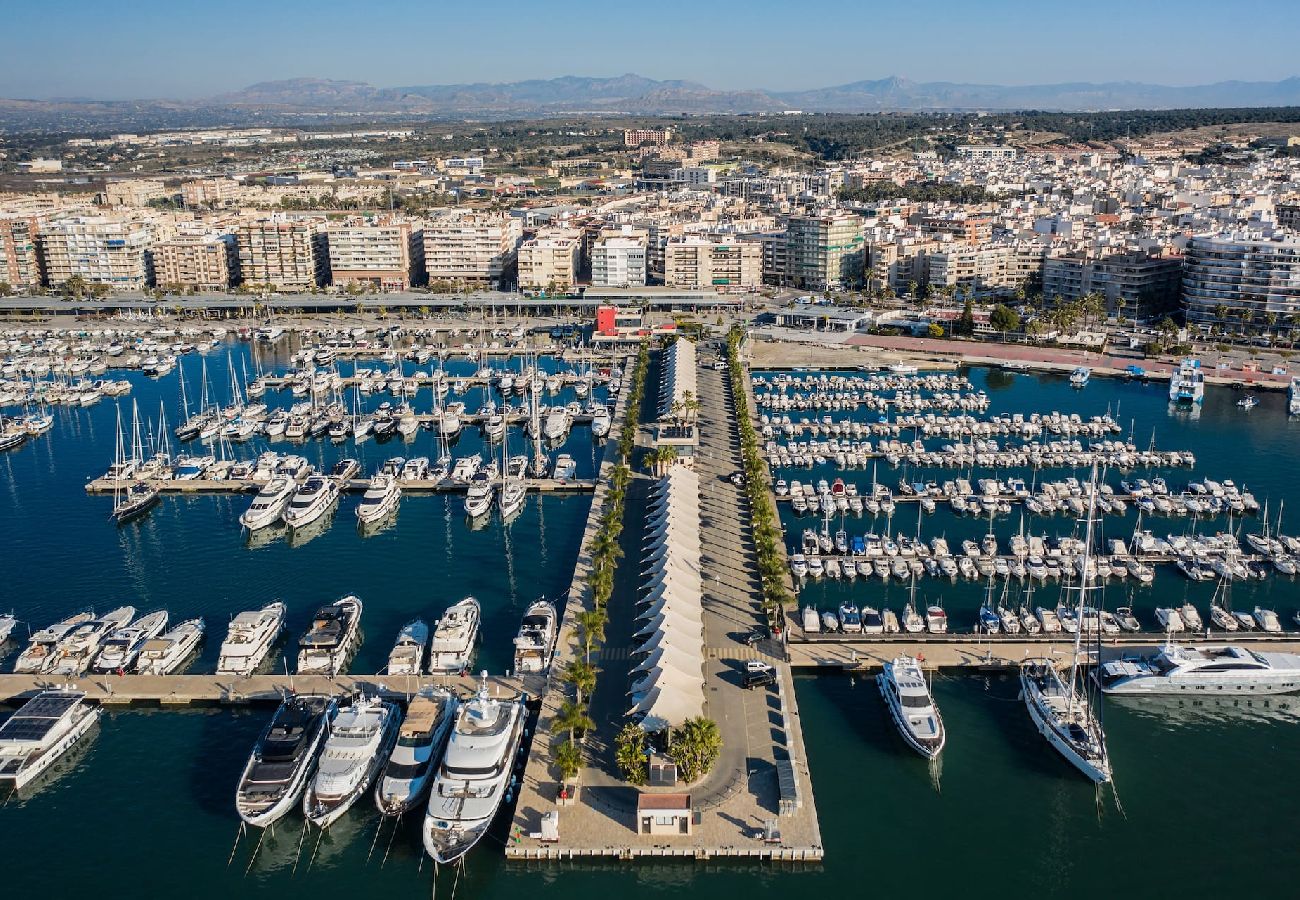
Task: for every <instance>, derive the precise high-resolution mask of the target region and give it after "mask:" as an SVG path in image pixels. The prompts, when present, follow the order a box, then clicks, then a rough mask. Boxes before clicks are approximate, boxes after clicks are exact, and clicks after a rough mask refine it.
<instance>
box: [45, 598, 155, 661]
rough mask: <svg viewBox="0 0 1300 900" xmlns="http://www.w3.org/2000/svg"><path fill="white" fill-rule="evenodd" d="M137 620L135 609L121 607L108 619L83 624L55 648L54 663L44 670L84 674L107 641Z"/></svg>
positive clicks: (109, 615)
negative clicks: (117, 631)
mask: <svg viewBox="0 0 1300 900" xmlns="http://www.w3.org/2000/svg"><path fill="white" fill-rule="evenodd" d="M134 618H135V607H134V606H120V607H118V608H117V609H115V610H113V611H112V612H110V613H108V614H107V615H105V616H101V617H100V618H98V619H91V620H90V621H88V622H83V623H81V624H80V625H78V626H76V627H75V628H73V629H72V630H71V631H69V632H68V633H67V634H66V635H65V636H64V638H63V640H61V641H59V643H58V646H57V647H55V649H54V656H55V658H54V662H53V663H52V664H51V665H50V666H49V668H47V669H45V671H47V672H49V673H50V674H51V675H72V676H74V677H75V676H80V675H84V674H85V673H86V672H87V671H88V670H89V669H90V665H91V663H93V662H94V660H95V656H96V655H97V654H98V653H99V648H100V646H101V645H102V644H103V643H104V640H105V639H106V638H107V637H108V636H109V635H110V634H112V633H113V632H114V631H116V630H118V629H119V628H125V627H126V626H127V625H129V624H130V623H131V620H132V619H134Z"/></svg>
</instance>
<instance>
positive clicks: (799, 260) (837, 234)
mask: <svg viewBox="0 0 1300 900" xmlns="http://www.w3.org/2000/svg"><path fill="white" fill-rule="evenodd" d="M864 248H865V244H864V238H863V234H862V220H861V219H860V218H858V217H857V216H855V215H852V214H851V213H838V212H837V213H824V214H820V215H799V216H791V217H790V219H789V220H788V222H787V224H786V283H787V284H788V285H790V286H791V287H795V288H798V289H800V290H805V291H828V290H837V289H840V288H846V287H852V286H854V285H856V284H858V283H860V282H861V281H862V271H863V264H864V259H865V252H864Z"/></svg>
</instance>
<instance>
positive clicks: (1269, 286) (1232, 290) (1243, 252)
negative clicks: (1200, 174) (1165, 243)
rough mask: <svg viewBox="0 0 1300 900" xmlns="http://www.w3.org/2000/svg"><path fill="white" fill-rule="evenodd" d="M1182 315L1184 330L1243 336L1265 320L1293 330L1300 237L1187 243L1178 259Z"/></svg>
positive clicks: (1223, 237) (1299, 298)
mask: <svg viewBox="0 0 1300 900" xmlns="http://www.w3.org/2000/svg"><path fill="white" fill-rule="evenodd" d="M1182 298H1183V299H1182V303H1183V314H1184V315H1185V317H1186V319H1187V323H1188V324H1189V325H1191V324H1196V325H1204V326H1209V325H1219V326H1226V327H1232V328H1236V329H1238V330H1242V331H1245V330H1247V328H1248V326H1250V325H1252V324H1253V326H1254V327H1255V328H1257V329H1258V328H1262V327H1263V326H1264V325H1265V324H1266V323H1267V321H1268V317H1269V316H1270V315H1272V316H1275V317H1277V319H1278V321H1280V322H1282V323H1284V324H1286V325H1287V326H1288V327H1291V328H1292V329H1294V327H1295V322H1296V321H1297V320H1295V319H1294V318H1293V317H1295V316H1297V315H1300V238H1298V237H1295V236H1293V235H1282V234H1279V235H1274V236H1272V237H1265V236H1263V235H1262V234H1259V233H1246V232H1242V233H1236V234H1219V235H1203V236H1199V237H1194V238H1192V239H1191V240H1190V241H1189V242H1188V244H1187V252H1186V255H1185V256H1184V257H1183V290H1182Z"/></svg>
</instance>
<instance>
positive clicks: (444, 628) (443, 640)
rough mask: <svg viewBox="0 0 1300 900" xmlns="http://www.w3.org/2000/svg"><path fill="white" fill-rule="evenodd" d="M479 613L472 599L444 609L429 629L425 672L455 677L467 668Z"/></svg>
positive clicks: (477, 606)
mask: <svg viewBox="0 0 1300 900" xmlns="http://www.w3.org/2000/svg"><path fill="white" fill-rule="evenodd" d="M481 613H482V611H481V610H480V608H479V603H478V601H477V600H475V599H474V598H473V597H466V598H465V599H464V600H461V601H460V602H459V603H455V604H453V605H452V606H449V607H448V608H447V611H446V612H445V613H443V616H442V618H441V619H439V620H438V622H437V624H436V625H435V626H434V629H433V641H432V643H431V644H430V645H429V672H430V673H431V674H435V675H438V674H455V673H458V672H462V671H464V670H465V669H467V668H468V667H469V664H470V661H471V659H472V658H473V655H474V644H475V642H476V641H477V640H478V630H479V619H480V616H481Z"/></svg>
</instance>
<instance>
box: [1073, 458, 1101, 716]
mask: <svg viewBox="0 0 1300 900" xmlns="http://www.w3.org/2000/svg"><path fill="white" fill-rule="evenodd" d="M1096 510H1097V464H1096V463H1095V462H1094V463H1093V464H1092V477H1091V478H1090V479H1089V490H1088V521H1087V524H1086V525H1085V526H1084V537H1083V572H1082V573H1080V575H1079V608H1078V610H1077V611H1076V612H1075V621H1076V622H1077V623H1078V627H1077V628H1075V630H1074V659H1073V661H1072V662H1071V663H1070V712H1071V713H1073V712H1074V700H1075V696H1076V692H1075V690H1074V686H1075V684H1077V683H1078V682H1077V681H1076V679H1077V678H1078V675H1079V651H1080V650H1081V649H1082V647H1083V630H1084V627H1083V623H1084V619H1083V606H1084V600H1085V598H1086V597H1087V595H1088V589H1089V582H1090V581H1091V578H1090V574H1089V573H1090V570H1091V568H1092V528H1093V522H1094V520H1095V516H1096ZM1098 627H1100V625H1099V626H1098Z"/></svg>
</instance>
